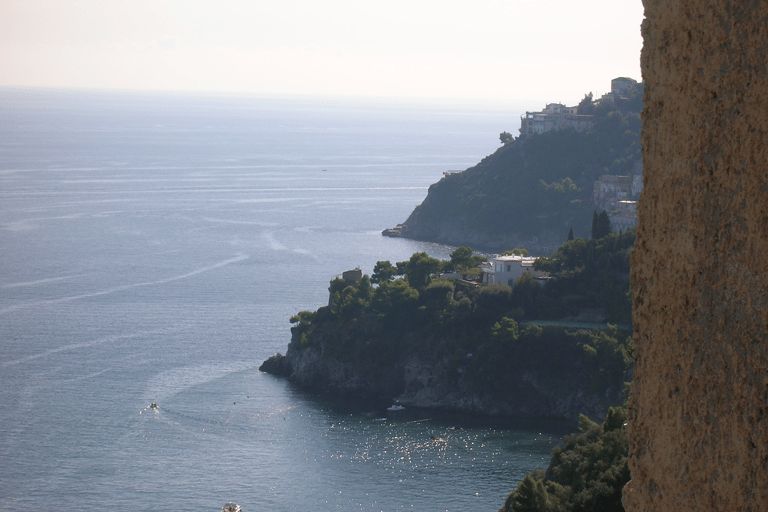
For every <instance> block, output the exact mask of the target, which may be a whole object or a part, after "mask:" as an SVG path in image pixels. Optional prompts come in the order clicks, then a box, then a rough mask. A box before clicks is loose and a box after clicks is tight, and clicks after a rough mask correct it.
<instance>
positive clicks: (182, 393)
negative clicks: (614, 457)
mask: <svg viewBox="0 0 768 512" xmlns="http://www.w3.org/2000/svg"><path fill="white" fill-rule="evenodd" d="M522 110H524V108H518V109H515V108H514V107H511V108H506V109H499V108H498V107H496V106H494V107H489V106H487V105H456V104H453V105H439V104H402V103H401V104H397V103H392V102H364V101H362V100H358V101H355V102H341V101H338V100H337V101H330V100H319V99H315V100H298V99H284V98H282V99H281V98H234V97H230V98H214V97H200V96H198V97H174V96H168V95H164V96H163V95H154V96H153V95H128V94H117V93H98V92H77V91H25V90H14V89H0V118H2V119H3V122H2V124H1V125H0V234H1V236H2V244H0V258H1V260H2V262H3V265H2V270H1V271H0V509H2V510H5V509H9V510H10V509H14V508H20V507H25V508H36V509H41V510H42V509H47V510H75V509H77V510H106V509H109V510H115V511H135V510H157V509H165V508H172V509H175V510H213V511H219V510H221V507H222V506H223V505H224V504H225V503H226V502H228V501H234V502H238V503H239V504H240V505H241V506H243V508H244V510H245V511H246V512H249V511H255V510H276V511H280V510H286V511H287V510H401V509H413V510H420V511H442V510H451V511H454V510H456V511H461V510H489V511H493V510H497V509H498V508H499V507H500V506H501V504H502V502H503V500H504V498H505V496H506V494H507V493H508V492H509V491H510V490H511V489H512V488H513V487H514V485H515V484H516V482H517V481H518V480H519V479H520V478H521V477H522V476H523V475H524V474H525V473H527V472H528V471H530V469H532V468H533V467H537V466H538V467H543V466H545V465H546V464H547V461H548V455H549V452H550V450H551V448H552V446H553V445H554V444H556V443H557V442H558V440H559V434H560V433H562V430H561V426H560V425H551V424H549V425H547V424H535V423H516V424H506V425H502V424H499V423H492V422H488V423H483V422H479V421H471V420H470V419H468V418H457V417H454V416H446V415H439V414H436V413H431V412H426V411H412V410H406V411H401V412H398V413H395V414H392V413H386V411H385V406H386V404H361V403H348V402H341V403H339V402H337V401H333V400H331V399H329V398H323V397H315V396H312V395H308V394H306V393H304V392H302V391H300V390H297V389H295V388H294V387H292V386H291V385H290V384H288V383H287V382H285V381H283V380H280V379H275V378H273V377H271V376H269V375H264V374H261V373H259V372H258V371H257V368H258V366H259V364H260V363H261V361H262V360H263V359H265V358H267V357H269V356H270V355H272V354H274V353H275V352H277V351H285V348H286V345H287V344H288V341H289V338H290V331H289V328H290V324H289V322H288V318H289V317H290V316H291V315H293V314H295V313H296V312H298V311H300V310H305V309H316V308H317V307H319V306H321V305H323V304H324V303H325V302H326V301H327V287H328V282H329V281H330V279H332V278H333V277H334V276H336V275H339V274H341V273H342V272H343V271H344V270H348V269H351V268H355V267H360V268H362V269H363V271H364V272H366V273H370V272H371V270H372V268H373V265H374V264H375V262H376V261H378V260H382V259H387V260H392V261H393V262H394V261H401V260H404V259H407V258H408V257H409V256H410V255H411V254H412V253H413V252H417V251H427V252H429V253H430V254H431V255H433V256H437V257H442V258H446V257H447V256H448V254H449V253H450V251H451V250H452V249H453V248H451V247H443V246H437V245H432V244H425V243H420V242H415V241H409V240H399V239H389V238H385V237H382V236H381V235H380V232H381V230H382V229H384V228H386V227H392V226H394V225H395V224H397V223H399V222H402V221H404V220H405V219H406V218H407V216H408V214H409V213H410V212H411V211H412V209H413V208H414V207H415V206H416V205H417V204H419V203H420V202H421V201H422V200H423V198H424V197H425V195H426V192H427V187H428V186H429V185H430V184H431V183H434V182H435V181H437V180H439V179H440V178H441V176H442V173H443V172H444V171H448V170H461V169H464V168H467V167H469V166H471V165H474V164H475V163H476V162H478V161H479V160H480V159H481V158H482V157H484V156H485V155H487V154H490V153H491V152H492V151H493V150H494V149H495V148H496V147H497V145H498V134H499V133H500V132H501V131H504V130H506V131H510V132H511V131H513V129H514V128H515V126H516V125H517V123H518V122H519V120H518V119H519V118H518V115H519V113H520V112H521V111H522ZM152 402H157V403H158V405H159V409H156V410H154V409H150V408H148V406H149V404H150V403H152ZM422 420H427V421H422Z"/></svg>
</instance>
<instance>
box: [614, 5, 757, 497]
mask: <svg viewBox="0 0 768 512" xmlns="http://www.w3.org/2000/svg"><path fill="white" fill-rule="evenodd" d="M644 5H645V14H646V20H645V21H644V23H643V37H644V47H643V53H642V68H643V77H644V80H645V82H646V88H645V111H644V114H643V159H644V165H645V188H644V190H643V194H642V196H641V199H640V204H639V215H638V216H639V225H638V231H637V241H636V245H635V249H634V253H633V256H632V280H633V284H632V288H633V292H634V325H635V329H636V334H635V350H636V352H635V355H636V367H635V379H634V383H633V391H632V399H631V401H630V419H629V424H628V434H629V442H630V470H631V477H632V480H631V482H630V483H629V484H628V485H627V487H626V488H625V491H624V504H625V506H626V508H627V510H630V511H641V510H642V511H655V510H658V511H670V510H701V511H710V510H717V511H734V510H766V509H768V344H766V342H765V341H766V339H768V307H766V304H768V286H766V281H765V280H766V277H767V276H768V225H767V224H766V222H767V219H768V173H766V165H768V144H766V142H767V141H768V115H766V109H765V106H766V105H768V68H767V67H766V55H768V3H766V2H763V1H721V0H686V1H669V0H645V1H644Z"/></svg>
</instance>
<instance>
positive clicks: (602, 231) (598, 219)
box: [592, 210, 611, 240]
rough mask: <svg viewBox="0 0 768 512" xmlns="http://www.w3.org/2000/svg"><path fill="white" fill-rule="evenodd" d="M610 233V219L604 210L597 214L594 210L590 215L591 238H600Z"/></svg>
mask: <svg viewBox="0 0 768 512" xmlns="http://www.w3.org/2000/svg"><path fill="white" fill-rule="evenodd" d="M610 233H611V219H610V217H609V216H608V212H606V211H605V210H603V211H602V213H600V214H599V215H598V213H597V212H594V214H593V215H592V238H594V239H595V240H600V239H601V238H604V237H606V236H608V235H609V234H610Z"/></svg>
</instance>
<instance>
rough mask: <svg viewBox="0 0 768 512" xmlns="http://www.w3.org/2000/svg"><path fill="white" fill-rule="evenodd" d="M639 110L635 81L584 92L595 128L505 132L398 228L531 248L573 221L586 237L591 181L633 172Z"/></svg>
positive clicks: (554, 243) (543, 249)
mask: <svg viewBox="0 0 768 512" xmlns="http://www.w3.org/2000/svg"><path fill="white" fill-rule="evenodd" d="M641 110H642V84H638V86H637V88H636V89H635V90H634V91H632V93H631V94H630V95H629V98H627V99H624V100H622V101H600V102H599V103H598V102H593V101H592V95H591V94H589V95H587V96H585V98H584V100H583V101H582V102H581V104H580V105H579V113H580V114H581V113H589V114H590V115H593V116H594V120H595V123H594V127H593V128H592V129H591V130H590V131H586V132H579V131H576V130H574V129H571V128H564V129H560V130H553V131H549V132H546V133H542V134H537V135H528V136H525V137H518V138H514V137H512V136H511V135H510V134H509V133H506V132H505V133H502V134H501V140H502V143H503V145H502V147H500V148H499V149H498V150H497V151H496V152H495V153H493V154H492V155H490V156H488V157H486V158H484V159H483V160H482V161H481V162H480V163H478V164H477V165H475V166H474V167H471V168H469V169H467V170H465V171H463V172H459V173H452V174H449V175H446V176H445V177H444V178H443V179H441V180H440V181H439V182H437V183H435V184H433V185H432V186H431V187H430V188H429V193H428V195H427V197H426V198H425V199H424V201H423V203H422V204H421V205H419V206H417V207H416V209H415V210H414V211H413V213H412V214H411V215H410V216H409V217H408V219H407V220H406V221H405V222H404V223H403V224H402V225H401V226H400V229H399V230H398V234H399V235H401V236H404V237H406V238H413V239H417V240H426V241H431V242H439V243H446V244H449V245H469V246H472V247H476V248H486V249H490V250H494V251H499V250H503V248H508V247H525V248H528V249H529V250H531V252H532V253H534V254H548V253H550V252H552V251H553V250H554V249H555V248H557V247H558V246H559V245H560V243H562V241H563V240H565V238H566V235H567V234H568V232H569V229H573V232H574V233H575V234H576V236H580V237H587V236H588V235H589V228H590V226H589V215H591V214H592V211H593V205H592V192H593V185H594V182H595V181H596V180H598V179H599V178H600V176H601V175H604V174H616V175H622V174H628V173H629V171H630V170H631V168H632V165H633V164H634V163H635V162H636V161H638V160H639V159H640V114H639V113H640V111H641Z"/></svg>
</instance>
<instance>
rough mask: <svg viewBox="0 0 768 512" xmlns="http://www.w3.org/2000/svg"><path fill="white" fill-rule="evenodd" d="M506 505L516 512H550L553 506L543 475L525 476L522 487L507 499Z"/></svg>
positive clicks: (518, 487)
mask: <svg viewBox="0 0 768 512" xmlns="http://www.w3.org/2000/svg"><path fill="white" fill-rule="evenodd" d="M506 505H507V506H508V507H509V510H512V511H514V512H548V511H549V510H550V509H551V506H552V504H551V502H550V499H549V496H548V495H547V491H546V489H545V488H544V479H543V475H541V474H540V473H533V474H528V475H525V477H524V478H523V480H522V482H520V485H518V486H517V489H516V490H515V491H514V492H513V493H512V494H511V495H510V497H509V498H508V499H507V504H506ZM502 510H503V509H502Z"/></svg>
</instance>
